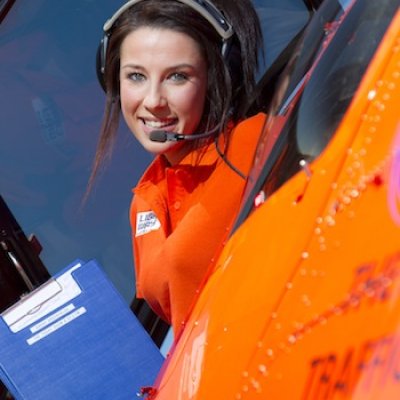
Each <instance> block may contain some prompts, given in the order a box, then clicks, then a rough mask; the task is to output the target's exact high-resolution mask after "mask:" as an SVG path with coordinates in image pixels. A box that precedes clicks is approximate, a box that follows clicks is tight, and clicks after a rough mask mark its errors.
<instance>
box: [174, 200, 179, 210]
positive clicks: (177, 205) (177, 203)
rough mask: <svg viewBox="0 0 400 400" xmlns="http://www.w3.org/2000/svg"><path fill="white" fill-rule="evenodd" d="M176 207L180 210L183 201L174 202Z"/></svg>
mask: <svg viewBox="0 0 400 400" xmlns="http://www.w3.org/2000/svg"><path fill="white" fill-rule="evenodd" d="M174 208H175V210H179V209H180V208H181V202H180V201H176V202H175V203H174Z"/></svg>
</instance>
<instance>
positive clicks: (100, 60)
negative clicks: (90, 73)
mask: <svg viewBox="0 0 400 400" xmlns="http://www.w3.org/2000/svg"><path fill="white" fill-rule="evenodd" d="M105 52H106V49H105V46H104V37H103V39H101V42H100V44H99V46H98V47H97V52H96V75H97V80H98V81H99V83H100V86H101V87H102V89H103V90H104V92H106V82H105V79H104V68H105Z"/></svg>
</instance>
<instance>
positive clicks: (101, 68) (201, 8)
mask: <svg viewBox="0 0 400 400" xmlns="http://www.w3.org/2000/svg"><path fill="white" fill-rule="evenodd" d="M141 1H145V0H129V1H127V2H126V3H125V4H124V5H123V6H122V7H120V8H119V9H118V10H117V11H116V12H115V13H114V14H113V16H112V17H111V18H109V19H108V20H107V21H106V22H105V24H104V26H103V38H102V39H101V42H100V45H99V48H98V50H97V57H96V72H97V78H98V80H99V82H100V85H101V87H102V88H103V90H104V91H106V87H105V80H104V73H105V70H106V61H107V60H106V57H107V46H108V42H109V39H110V36H111V34H112V29H113V26H114V23H115V21H116V20H117V19H118V18H119V17H120V16H121V14H123V13H124V12H125V11H126V10H127V9H129V8H130V7H132V6H134V5H135V4H137V3H140V2H141ZM176 1H178V2H179V3H183V4H186V5H187V6H189V7H190V8H192V9H193V10H195V11H197V12H198V13H199V14H200V15H201V16H202V17H204V18H205V19H206V20H207V21H208V22H209V23H210V24H211V26H212V27H213V28H214V29H215V31H216V32H217V33H218V35H219V36H220V37H221V42H222V46H221V54H222V56H223V57H224V59H225V60H227V59H228V54H229V53H230V49H231V47H232V40H233V36H234V30H233V27H232V25H231V24H230V23H229V22H228V21H227V20H226V18H225V17H224V15H223V14H222V12H221V11H219V10H218V8H217V7H216V6H215V5H214V4H213V3H211V1H210V0H176Z"/></svg>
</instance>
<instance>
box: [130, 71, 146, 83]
mask: <svg viewBox="0 0 400 400" xmlns="http://www.w3.org/2000/svg"><path fill="white" fill-rule="evenodd" d="M129 79H130V80H131V81H134V82H142V81H144V80H145V79H146V78H145V76H144V75H143V74H141V73H140V72H132V73H130V74H129Z"/></svg>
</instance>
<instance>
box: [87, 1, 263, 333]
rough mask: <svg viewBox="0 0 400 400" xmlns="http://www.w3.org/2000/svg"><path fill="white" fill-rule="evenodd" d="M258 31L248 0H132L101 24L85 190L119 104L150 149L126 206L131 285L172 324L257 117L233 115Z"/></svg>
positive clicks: (237, 190) (245, 89) (231, 199)
mask: <svg viewBox="0 0 400 400" xmlns="http://www.w3.org/2000/svg"><path fill="white" fill-rule="evenodd" d="M261 36H262V35H261V29H260V25H259V21H258V17H257V14H256V12H255V10H254V8H253V6H252V3H251V1H250V0H243V1H240V2H231V1H227V0H216V1H215V2H214V3H211V2H210V1H208V0H202V1H197V0H179V1H176V0H168V1H165V0H131V1H128V2H127V3H126V4H124V5H123V6H122V7H121V8H120V9H119V10H117V11H116V13H115V14H114V15H113V16H112V17H111V18H110V19H109V20H108V21H107V22H106V24H105V25H104V37H103V40H102V42H101V45H100V48H99V52H98V59H97V62H98V77H99V80H100V83H101V85H102V87H103V89H104V90H105V92H106V95H107V101H106V107H105V116H104V120H103V126H102V130H101V134H100V140H99V145H98V150H97V154H96V157H95V161H94V167H93V173H92V177H91V180H90V182H89V188H90V186H91V184H92V182H93V179H94V177H95V175H96V173H97V171H98V168H99V167H100V165H101V163H102V161H103V159H104V157H105V155H106V153H107V152H108V150H109V148H110V147H111V144H112V143H113V141H114V138H115V135H116V132H117V126H118V121H119V116H120V113H121V112H122V115H123V117H124V120H125V122H126V124H127V125H128V127H129V128H130V130H131V131H132V133H133V135H134V136H135V138H136V139H137V141H138V142H139V143H140V144H141V145H142V146H143V148H144V149H146V150H147V151H149V152H150V153H152V154H153V155H154V156H155V159H154V160H153V162H152V163H151V164H150V166H149V167H148V169H147V171H146V172H145V173H144V175H143V176H142V178H141V179H140V180H139V182H138V184H137V185H136V188H135V189H134V198H133V200H132V204H131V210H130V221H131V226H132V242H133V247H134V255H135V270H136V289H137V291H136V295H137V297H139V298H144V299H145V300H146V301H147V302H148V304H149V305H150V307H151V308H152V309H153V310H154V311H155V312H156V313H157V314H158V315H159V316H160V317H161V318H163V319H164V320H165V321H167V322H168V323H170V324H172V325H173V329H174V332H175V334H177V333H178V332H179V331H180V329H181V328H182V326H183V325H184V323H185V320H186V318H187V316H188V314H189V312H190V308H191V305H192V303H193V301H194V300H195V298H196V296H197V294H198V292H199V290H200V288H201V285H202V282H203V280H204V279H206V277H207V273H208V270H209V269H210V268H211V267H212V265H213V260H214V258H215V257H216V256H217V254H218V252H219V251H220V250H221V247H222V245H223V243H224V241H225V240H226V238H227V235H228V233H229V230H230V228H231V225H232V222H233V220H234V217H235V215H236V212H237V210H238V207H239V204H240V198H241V194H242V190H243V187H244V184H245V178H246V175H247V172H248V170H249V168H250V164H251V161H252V158H253V152H254V148H255V145H256V143H257V139H258V134H259V132H260V130H261V127H262V124H263V122H264V115H263V114H260V115H257V116H254V117H253V118H251V119H250V120H247V121H243V122H241V121H242V120H243V115H244V111H242V110H244V107H243V106H244V105H245V104H247V103H248V101H249V98H250V95H251V93H252V91H253V88H254V86H255V76H256V72H257V65H258V54H259V52H260V48H261V44H262V43H261V42H262V41H261Z"/></svg>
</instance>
